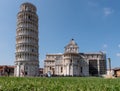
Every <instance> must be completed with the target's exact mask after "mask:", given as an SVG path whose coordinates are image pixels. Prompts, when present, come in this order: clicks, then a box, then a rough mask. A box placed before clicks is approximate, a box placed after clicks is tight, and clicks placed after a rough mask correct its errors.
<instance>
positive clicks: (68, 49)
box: [65, 39, 79, 53]
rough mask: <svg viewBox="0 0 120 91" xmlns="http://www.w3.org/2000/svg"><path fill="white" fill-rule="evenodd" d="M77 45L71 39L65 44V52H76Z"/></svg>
mask: <svg viewBox="0 0 120 91" xmlns="http://www.w3.org/2000/svg"><path fill="white" fill-rule="evenodd" d="M78 50H79V47H78V45H77V43H76V42H75V41H74V39H71V40H70V42H69V44H68V45H67V46H65V53H78V52H79V51H78Z"/></svg>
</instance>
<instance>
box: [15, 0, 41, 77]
mask: <svg viewBox="0 0 120 91" xmlns="http://www.w3.org/2000/svg"><path fill="white" fill-rule="evenodd" d="M36 11H37V9H36V7H35V6H34V5H33V4H31V3H28V2H27V3H23V4H22V5H21V6H20V11H19V12H18V14H17V29H16V53H15V58H16V59H15V71H14V75H15V76H17V77H24V76H38V74H39V73H38V69H39V51H38V50H39V47H38V41H39V40H38V16H37V14H36Z"/></svg>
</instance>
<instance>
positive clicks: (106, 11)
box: [103, 8, 113, 16]
mask: <svg viewBox="0 0 120 91" xmlns="http://www.w3.org/2000/svg"><path fill="white" fill-rule="evenodd" d="M103 12H104V15H105V16H109V15H111V14H112V13H113V9H111V8H103Z"/></svg>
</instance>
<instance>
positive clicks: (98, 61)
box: [97, 58, 100, 76]
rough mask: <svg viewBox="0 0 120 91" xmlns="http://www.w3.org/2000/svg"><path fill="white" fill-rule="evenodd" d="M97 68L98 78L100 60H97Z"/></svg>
mask: <svg viewBox="0 0 120 91" xmlns="http://www.w3.org/2000/svg"><path fill="white" fill-rule="evenodd" d="M97 67H98V76H100V60H99V58H98V59H97Z"/></svg>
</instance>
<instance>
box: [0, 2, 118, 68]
mask: <svg viewBox="0 0 120 91" xmlns="http://www.w3.org/2000/svg"><path fill="white" fill-rule="evenodd" d="M24 2H31V3H33V4H34V5H35V6H36V7H37V14H38V16H39V46H40V48H39V54H40V56H39V60H40V66H41V67H43V60H44V59H45V55H46V53H63V52H64V47H65V46H66V45H67V44H68V43H69V41H70V40H71V39H72V38H74V39H75V41H76V42H77V44H78V45H79V48H80V49H79V50H80V52H99V51H104V52H106V55H107V58H108V57H110V58H111V60H112V67H118V66H120V0H0V32H1V33H0V53H1V54H0V65H5V64H7V65H14V61H15V37H16V21H17V17H16V15H17V13H18V11H19V7H20V5H21V4H22V3H24Z"/></svg>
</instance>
